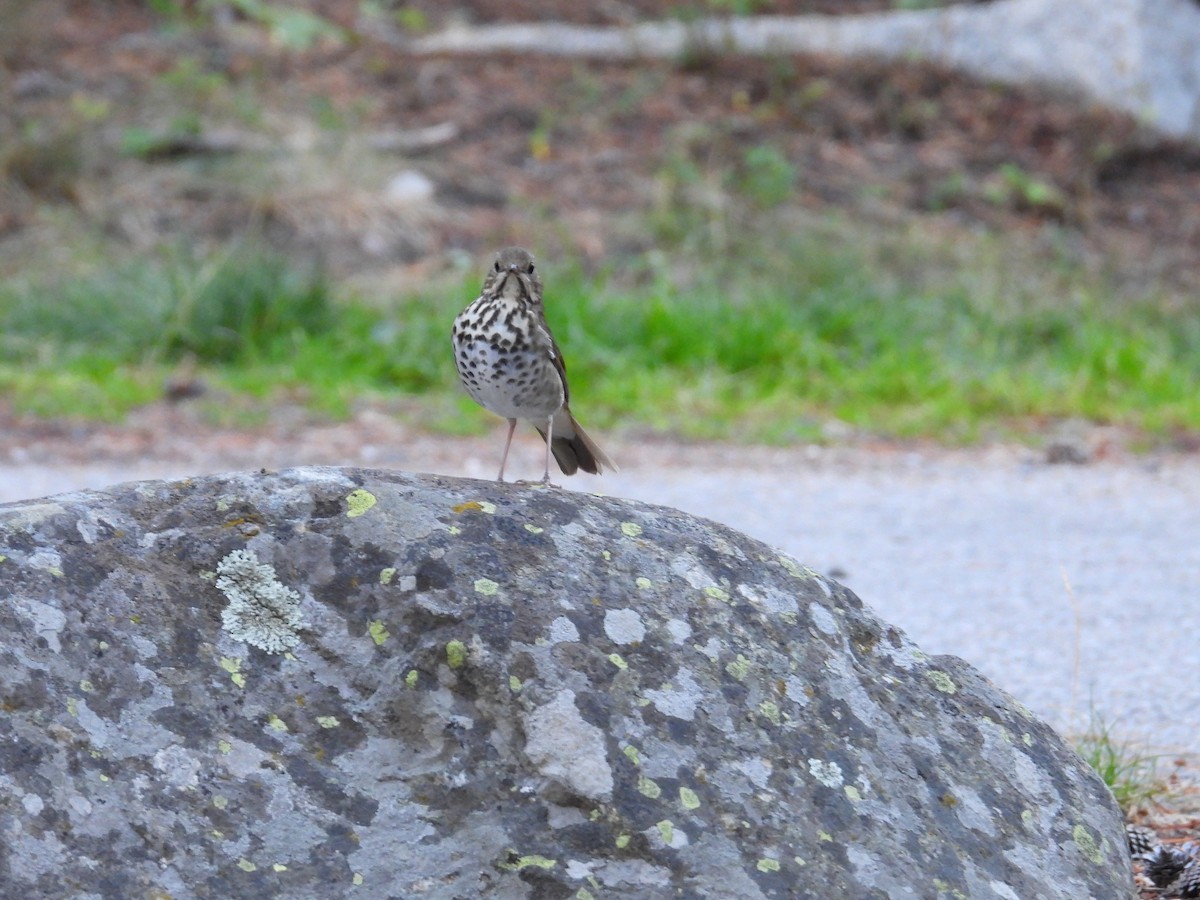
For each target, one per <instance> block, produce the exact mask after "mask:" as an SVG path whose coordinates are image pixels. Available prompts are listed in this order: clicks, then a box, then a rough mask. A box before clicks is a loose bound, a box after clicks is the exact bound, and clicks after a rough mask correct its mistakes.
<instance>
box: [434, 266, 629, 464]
mask: <svg viewBox="0 0 1200 900" xmlns="http://www.w3.org/2000/svg"><path fill="white" fill-rule="evenodd" d="M451 340H452V342H453V344H454V364H455V365H456V366H457V367H458V377H459V379H460V380H461V381H462V383H463V387H465V388H466V389H467V393H468V394H470V395H471V397H472V399H474V400H475V402H476V403H478V404H479V405H480V406H482V407H483V408H484V409H488V410H491V411H492V412H494V413H495V414H496V415H498V416H503V417H504V418H506V419H508V438H507V439H506V440H505V442H504V456H503V457H501V459H500V475H499V476H498V479H499V480H500V481H503V480H504V465H505V463H507V462H508V449H509V447H510V446H511V445H512V436H513V430H514V429H515V428H516V427H517V419H526V420H528V421H529V422H531V423H533V427H534V428H536V429H537V430H538V433H539V434H541V436H542V437H543V438H544V439H545V441H546V469H545V474H543V476H542V482H543V483H547V484H548V483H549V482H550V454H551V453H553V454H554V458H555V460H557V462H558V465H559V468H561V469H562V470H563V473H564V474H566V475H574V474H575V472H577V471H578V470H579V469H583V471H585V472H591V473H592V474H595V475H599V474H600V472H601V471H602V470H603V469H611V470H614V471H615V470H616V468H617V467H616V466H615V465H614V464H613V462H612V460H610V459H609V458H608V457H607V456H606V455H605V454H604V451H603V450H601V449H600V448H599V447H597V446H596V445H595V444H594V443H593V442H592V439H591V438H589V437H588V436H587V434H586V433H585V432H584V430H583V429H582V428H580V427H579V423H578V422H576V421H575V417H574V416H572V415H571V410H570V409H569V408H568V406H567V401H568V399H569V392H568V390H567V373H566V369H565V367H564V366H563V360H562V354H561V353H559V351H558V345H557V344H556V343H555V342H554V336H553V335H552V334H550V326H549V325H547V324H546V316H545V315H544V313H543V312H542V279H541V276H540V275H538V273H537V270H536V267H535V266H534V263H533V256H532V255H531V254H530V253H529V251H528V250H524V249H522V248H520V247H509V248H507V249H505V250H501V251H500V252H499V253H497V254H496V259H495V262H493V263H492V267H491V269H489V270H488V273H487V276H486V277H485V278H484V280H483V290H482V291H481V292H480V294H479V297H478V298H477V299H476V300H475V302H473V303H472V304H471V305H470V306H468V307H467V308H466V309H464V310H463V311H462V312H461V313H459V314H458V318H456V319H455V320H454V329H453V331H452V333H451Z"/></svg>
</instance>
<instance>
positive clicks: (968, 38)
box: [411, 0, 1200, 138]
mask: <svg viewBox="0 0 1200 900" xmlns="http://www.w3.org/2000/svg"><path fill="white" fill-rule="evenodd" d="M696 46H705V47H711V48H713V49H714V50H716V51H717V52H741V53H750V54H780V53H834V54H842V55H863V56H875V57H883V58H887V59H907V58H913V57H917V58H924V59H928V60H931V61H934V62H940V63H943V64H945V65H949V66H953V67H956V68H960V69H963V70H964V71H967V72H971V73H973V74H975V75H981V76H983V77H985V78H994V79H997V80H1000V81H1006V82H1013V83H1017V84H1028V83H1034V82H1038V83H1047V84H1052V85H1056V86H1059V87H1066V88H1069V89H1074V90H1080V91H1082V92H1084V93H1085V94H1086V95H1088V96H1089V97H1091V98H1093V99H1095V100H1096V101H1098V102H1100V103H1102V104H1104V105H1107V106H1111V107H1114V108H1116V109H1120V110H1123V111H1126V112H1130V113H1133V114H1134V115H1137V116H1139V117H1142V118H1144V119H1145V120H1146V121H1147V122H1148V123H1150V124H1152V125H1154V126H1156V127H1157V128H1159V129H1161V130H1162V131H1164V132H1166V133H1167V134H1171V135H1175V136H1180V137H1183V136H1186V137H1193V138H1200V6H1198V5H1197V4H1196V3H1195V2H1194V0H998V2H996V3H989V4H985V5H969V6H967V5H959V6H949V7H944V8H940V9H930V10H919V11H911V12H894V13H877V14H871V15H862V16H856V15H847V16H795V17H784V16H756V17H746V18H712V19H701V20H698V21H696V22H689V23H684V22H647V23H644V24H642V25H638V26H635V27H632V28H586V27H580V26H574V25H563V24H558V23H539V24H516V25H497V26H486V27H480V28H453V29H449V30H447V31H444V32H442V33H440V34H434V35H430V36H429V37H427V38H423V39H421V40H419V41H416V42H414V44H413V45H412V47H411V50H412V51H413V52H415V53H418V54H445V53H478V52H479V48H480V47H486V48H488V49H489V50H491V51H492V52H497V53H501V52H514V51H519V52H528V53H544V54H548V55H554V56H570V57H591V58H602V59H632V58H638V57H660V58H671V57H678V56H680V55H681V54H683V53H685V52H686V51H687V50H688V49H689V48H692V47H696Z"/></svg>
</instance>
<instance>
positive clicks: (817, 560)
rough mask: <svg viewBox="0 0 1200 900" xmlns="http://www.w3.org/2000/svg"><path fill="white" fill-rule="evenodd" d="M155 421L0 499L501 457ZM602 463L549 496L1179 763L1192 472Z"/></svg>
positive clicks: (1, 469) (392, 431)
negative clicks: (612, 501) (809, 601)
mask: <svg viewBox="0 0 1200 900" xmlns="http://www.w3.org/2000/svg"><path fill="white" fill-rule="evenodd" d="M162 424H163V423H157V424H156V425H154V426H153V427H151V426H147V427H146V428H145V429H144V430H143V432H142V433H141V434H142V437H141V438H139V437H138V434H139V432H138V430H137V429H136V428H134V429H132V431H130V430H128V429H127V430H125V431H122V432H119V433H113V434H107V435H106V434H103V433H95V432H90V433H88V434H85V435H82V436H74V437H73V438H71V439H70V440H68V441H66V442H65V443H67V444H68V445H69V447H70V452H66V453H65V456H66V457H67V458H63V459H54V456H55V453H54V452H52V448H53V447H55V446H56V445H57V446H59V447H60V449H61V445H62V444H63V443H64V441H62V440H61V438H62V436H61V435H53V434H51V435H45V436H42V437H40V438H38V439H37V440H30V441H27V442H25V443H24V444H22V445H21V446H20V447H16V446H14V445H10V446H9V447H8V450H7V452H6V453H5V454H4V455H7V457H8V459H9V463H8V464H7V465H4V466H0V501H8V500H16V499H22V498H29V497H37V496H43V495H48V494H53V493H57V492H60V491H64V490H72V489H76V488H83V487H100V486H104V485H107V484H112V483H115V482H118V481H128V480H133V479H140V478H162V477H183V476H185V475H194V474H200V473H202V472H213V471H221V470H228V469H248V468H256V467H260V466H269V467H272V468H278V467H282V466H287V465H295V464H302V463H321V464H340V465H368V466H380V467H386V468H403V469H409V470H413V471H431V472H440V473H443V474H453V475H468V476H474V477H483V478H490V477H494V470H495V466H496V464H497V461H498V451H499V450H500V447H501V441H502V437H501V436H500V433H496V434H495V435H491V436H489V437H488V438H487V439H486V440H473V441H463V440H453V439H441V438H439V439H433V438H427V437H420V436H413V435H410V434H407V433H405V432H404V430H403V428H402V426H398V425H396V424H395V423H394V421H393V420H390V419H385V418H384V417H379V416H376V417H374V418H367V419H363V418H362V417H360V420H359V421H357V422H355V423H351V424H348V425H344V426H334V427H331V428H326V429H309V430H301V431H294V432H289V433H275V434H270V435H266V436H264V435H262V434H257V435H254V436H246V435H236V434H233V435H230V434H200V435H196V434H194V433H188V432H185V431H181V430H180V429H172V428H171V427H170V425H169V423H168V425H167V427H166V428H165V429H163V428H162ZM114 434H116V435H117V437H114ZM130 434H133V437H132V438H131V437H130V436H129V435H130ZM164 435H174V436H172V437H167V436H164ZM608 443H611V442H606V445H607V444H608ZM606 449H610V450H611V451H612V452H613V455H614V456H616V457H617V459H618V460H619V461H621V463H622V465H623V467H624V468H623V471H622V472H621V473H619V474H616V475H611V476H605V477H604V478H599V479H598V478H591V477H581V478H574V479H564V480H565V481H567V486H568V487H570V488H573V489H578V490H585V491H602V492H603V493H606V494H611V495H613V496H621V497H630V498H636V499H639V500H645V501H649V502H653V503H661V504H665V505H668V506H674V507H677V508H679V509H683V510H687V511H689V512H693V513H696V514H699V515H702V516H706V517H708V518H710V519H715V520H718V521H721V522H725V523H727V524H729V525H732V526H734V527H736V528H739V529H741V530H742V531H745V532H747V533H749V534H751V535H754V536H755V537H758V538H761V539H763V540H765V541H767V542H768V543H771V544H774V545H775V546H778V547H780V548H781V549H783V550H785V551H787V552H788V553H790V554H792V555H793V556H795V557H796V558H797V559H799V560H800V561H802V562H804V563H806V564H808V565H810V566H811V567H812V568H814V569H816V570H818V571H820V572H824V573H826V574H830V575H833V576H834V577H836V578H837V579H838V580H839V581H841V582H843V583H844V584H846V585H848V586H849V587H851V588H852V589H853V590H854V591H855V592H857V593H858V594H859V595H860V596H861V597H862V598H863V600H864V601H865V602H866V603H867V604H868V605H869V606H871V607H872V608H874V609H875V611H876V612H877V613H878V614H879V615H880V616H881V617H882V618H883V619H884V620H886V621H888V622H891V623H893V624H896V625H898V626H900V627H901V628H903V629H904V630H905V631H907V632H908V634H909V635H910V636H911V637H912V638H913V639H914V640H915V641H916V642H917V643H918V644H919V645H920V646H921V647H922V648H923V649H924V650H925V651H926V652H928V653H931V654H940V653H952V654H955V655H957V656H961V657H963V658H964V659H966V660H968V661H969V662H971V663H973V664H974V665H975V666H976V667H978V668H979V669H980V670H981V671H983V672H984V673H985V674H986V675H988V676H989V677H991V678H992V679H993V680H994V681H995V682H996V683H997V684H999V685H1000V686H1001V687H1003V688H1004V689H1006V690H1007V691H1008V692H1010V693H1011V694H1013V695H1014V696H1015V697H1016V698H1017V699H1019V700H1021V701H1022V702H1023V703H1025V704H1026V705H1027V706H1029V707H1030V708H1031V709H1033V710H1034V711H1036V712H1037V713H1039V714H1040V715H1042V716H1044V717H1045V718H1047V719H1048V720H1049V721H1051V722H1052V723H1054V724H1055V725H1057V726H1059V727H1060V728H1065V729H1069V730H1078V729H1079V728H1080V727H1081V725H1085V724H1086V722H1087V719H1088V714H1089V710H1095V712H1096V713H1097V714H1098V715H1099V716H1100V717H1101V718H1102V719H1103V720H1104V721H1105V722H1108V723H1110V724H1114V723H1115V724H1114V731H1115V733H1116V734H1118V735H1120V736H1123V737H1126V738H1129V739H1131V740H1134V741H1136V742H1138V743H1143V744H1147V745H1150V746H1151V747H1155V748H1161V749H1163V750H1169V751H1188V750H1193V751H1194V750H1196V749H1197V747H1196V744H1197V735H1198V733H1200V677H1197V671H1198V667H1197V664H1198V663H1200V459H1197V458H1196V457H1194V456H1191V457H1188V456H1170V457H1165V458H1162V459H1154V460H1147V459H1140V458H1137V457H1129V456H1125V455H1123V454H1117V455H1116V457H1117V458H1115V459H1112V460H1108V461H1099V462H1094V463H1091V464H1088V465H1083V466H1073V465H1047V464H1045V463H1042V462H1040V461H1038V460H1037V458H1036V457H1035V456H1034V455H1033V454H1031V453H1030V452H1028V451H1022V450H1019V449H1013V448H995V449H990V450H972V451H946V450H939V449H927V450H920V451H912V450H897V449H895V448H890V447H882V448H880V447H875V448H861V447H860V448H843V449H834V450H816V449H811V448H810V449H798V450H763V449H745V448H730V447H715V448H714V447H687V448H677V447H668V446H661V445H653V444H652V445H648V446H647V445H638V444H635V443H633V442H630V443H629V444H627V445H626V446H620V445H618V446H616V447H609V446H606ZM0 452H3V451H2V450H0ZM513 454H514V456H513V461H512V463H510V465H511V466H512V468H513V470H514V474H515V475H516V476H518V477H533V476H535V475H536V474H540V473H539V472H538V471H537V470H536V468H535V464H536V463H537V462H538V461H539V460H540V456H539V450H538V446H537V445H536V444H535V443H534V442H533V441H532V440H530V439H528V438H526V439H525V440H523V441H520V442H518V445H517V446H514V449H513ZM514 464H515V465H514ZM1068 584H1069V585H1070V587H1069V588H1068V586H1067V585H1068Z"/></svg>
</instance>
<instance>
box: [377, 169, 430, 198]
mask: <svg viewBox="0 0 1200 900" xmlns="http://www.w3.org/2000/svg"><path fill="white" fill-rule="evenodd" d="M435 187H436V185H434V183H433V180H432V179H431V178H430V177H429V176H428V175H426V174H424V173H423V172H418V171H417V170H416V169H404V170H402V171H400V172H397V173H396V174H395V175H393V176H392V177H391V178H389V179H388V183H387V185H386V186H385V187H384V189H383V199H384V200H386V201H387V202H388V203H390V204H392V205H393V206H415V205H417V204H418V203H425V202H426V201H428V200H429V199H430V198H431V197H432V196H433V192H434V188H435Z"/></svg>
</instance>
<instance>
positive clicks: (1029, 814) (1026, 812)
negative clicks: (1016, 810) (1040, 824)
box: [1021, 809, 1033, 828]
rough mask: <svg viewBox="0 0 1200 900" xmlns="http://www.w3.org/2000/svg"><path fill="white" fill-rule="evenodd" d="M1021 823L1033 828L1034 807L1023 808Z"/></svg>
mask: <svg viewBox="0 0 1200 900" xmlns="http://www.w3.org/2000/svg"><path fill="white" fill-rule="evenodd" d="M1021 824H1022V825H1024V826H1025V827H1026V828H1033V810H1032V809H1023V810H1021Z"/></svg>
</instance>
